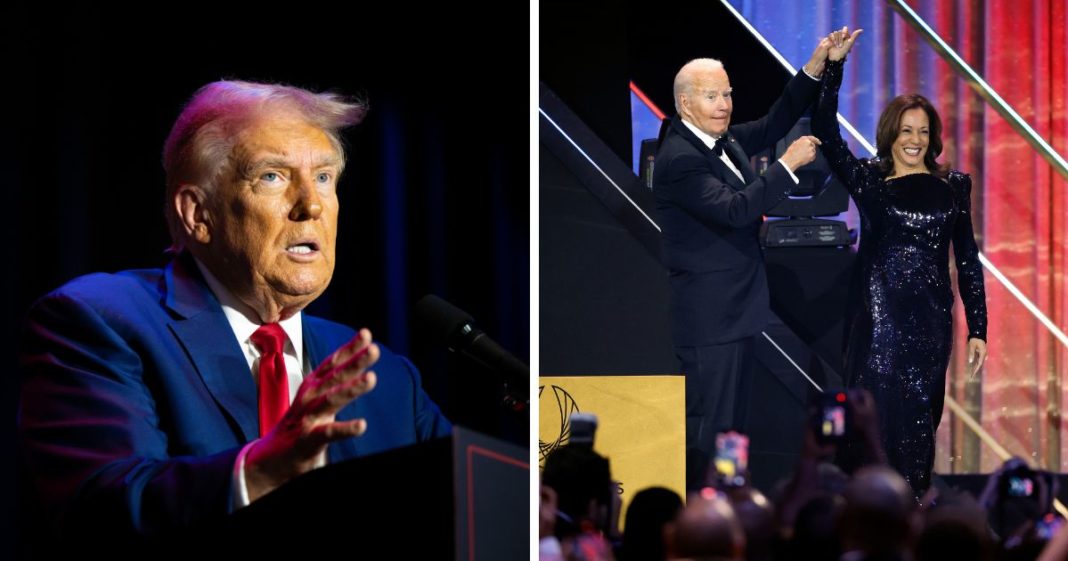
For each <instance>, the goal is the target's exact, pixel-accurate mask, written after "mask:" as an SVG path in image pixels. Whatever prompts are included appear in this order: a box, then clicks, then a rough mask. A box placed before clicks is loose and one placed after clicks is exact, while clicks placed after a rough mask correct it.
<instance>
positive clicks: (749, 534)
mask: <svg viewBox="0 0 1068 561" xmlns="http://www.w3.org/2000/svg"><path fill="white" fill-rule="evenodd" d="M726 494H727V498H728V500H730V503H731V506H732V507H733V508H734V514H735V516H737V517H738V522H740V523H741V525H742V530H743V531H744V532H745V543H746V547H745V558H746V559H748V560H749V561H762V560H767V559H771V558H772V552H773V547H774V545H775V541H776V538H777V535H778V532H777V530H778V528H777V527H776V524H775V506H774V505H772V504H771V501H769V500H768V499H767V497H765V496H764V494H763V493H761V492H760V491H757V490H756V489H753V488H751V487H735V488H730V489H726Z"/></svg>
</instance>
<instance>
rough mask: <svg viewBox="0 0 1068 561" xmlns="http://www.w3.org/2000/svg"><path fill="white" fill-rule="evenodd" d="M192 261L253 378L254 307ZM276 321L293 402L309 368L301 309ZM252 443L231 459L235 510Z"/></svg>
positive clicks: (243, 496) (241, 502) (242, 497)
mask: <svg viewBox="0 0 1068 561" xmlns="http://www.w3.org/2000/svg"><path fill="white" fill-rule="evenodd" d="M196 264H197V267H198V268H199V269H200V274H201V275H203V276H204V280H205V281H206V282H207V283H208V288H210V289H211V291H212V293H214V294H215V297H216V298H218V299H219V304H220V305H221V306H222V309H223V313H224V314H226V321H228V322H229V323H230V329H231V330H232V331H233V332H234V337H235V338H236V339H237V344H238V345H239V346H240V347H241V351H242V352H243V353H244V354H245V360H246V361H248V368H249V375H251V376H253V378H255V377H256V373H258V372H259V368H260V364H259V358H260V350H259V349H257V348H256V345H255V344H253V343H252V334H253V333H255V332H256V330H257V329H259V328H260V325H261V324H260V322H259V317H258V316H257V314H256V312H255V311H253V310H252V309H251V308H249V307H248V306H247V305H245V303H244V302H242V301H240V300H238V299H237V298H236V297H235V296H234V295H233V293H231V292H230V291H229V290H228V289H227V288H226V287H225V286H223V284H222V283H221V282H219V279H217V278H215V275H212V274H211V271H209V270H208V268H207V267H205V266H204V264H203V263H201V262H200V261H199V260H196ZM278 325H280V326H281V327H282V331H284V332H285V334H286V342H285V347H284V348H283V349H282V354H283V355H284V358H285V363H286V375H287V376H288V378H289V402H290V403H293V399H294V398H295V397H296V396H297V390H298V389H300V384H301V382H303V381H304V374H305V373H306V372H310V371H311V370H312V369H311V367H310V366H309V365H307V364H305V362H304V332H303V330H302V323H301V313H299V312H298V313H296V314H293V316H292V317H290V318H289V319H284V320H282V321H280V322H278ZM257 383H258V382H257ZM255 443H256V440H253V441H252V442H249V443H248V444H246V445H245V446H244V447H243V448H241V452H240V453H238V455H237V460H236V461H235V462H234V476H233V482H234V485H233V489H234V494H233V501H232V505H233V507H234V509H235V510H236V509H238V508H241V507H244V506H248V504H249V502H250V501H249V498H248V486H247V485H246V484H245V456H247V455H248V451H249V449H250V448H251V447H252V445H253V444H255ZM318 465H319V466H323V465H326V455H325V454H324V455H323V456H321V457H320V458H319V462H318Z"/></svg>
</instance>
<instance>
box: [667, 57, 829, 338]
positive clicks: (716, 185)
mask: <svg viewBox="0 0 1068 561" xmlns="http://www.w3.org/2000/svg"><path fill="white" fill-rule="evenodd" d="M818 90H819V82H818V81H816V80H813V79H812V78H810V77H808V76H806V75H804V73H803V72H798V73H797V75H796V76H794V77H793V78H792V79H791V80H790V82H789V83H788V84H787V85H786V89H785V90H784V91H783V94H782V96H780V97H779V99H778V100H777V101H776V102H775V104H774V105H772V107H771V110H770V111H769V112H768V114H767V115H766V116H764V117H763V118H761V119H758V120H756V121H752V122H749V123H743V124H739V125H733V126H731V127H730V128H729V129H728V132H727V137H728V142H727V145H726V148H725V150H728V151H730V153H731V154H732V160H733V161H734V162H735V164H736V165H737V166H738V168H739V170H740V171H741V172H742V174H743V176H744V178H745V180H744V181H742V180H740V179H738V176H737V175H735V174H734V172H732V171H731V170H730V168H728V167H727V165H726V164H724V163H723V161H722V160H720V159H719V158H718V157H717V156H715V155H714V154H713V153H712V150H711V149H709V148H708V146H706V145H705V144H704V143H703V142H701V140H700V139H699V138H697V136H696V135H695V134H693V132H691V131H690V130H689V129H688V128H687V127H686V125H685V124H683V122H682V120H681V119H680V117H679V116H678V115H676V116H675V117H674V118H672V120H671V123H670V126H669V127H668V129H667V132H666V133H665V135H664V138H663V141H662V142H661V144H660V149H659V151H658V153H657V156H656V160H655V161H656V165H655V167H654V168H653V191H654V194H655V195H656V207H657V216H658V221H657V222H658V224H659V225H660V227H661V229H662V241H663V255H664V260H665V264H666V265H667V267H668V270H669V275H670V284H671V315H672V334H673V337H674V341H675V345H676V346H679V347H693V346H703V345H718V344H722V343H727V342H730V341H735V340H738V339H742V338H744V337H748V336H751V335H754V334H756V333H759V332H760V330H761V329H763V328H764V325H765V324H766V323H767V321H768V316H769V313H770V312H769V309H768V283H767V279H766V277H765V273H764V257H763V253H762V251H761V248H760V242H759V240H758V233H759V230H760V224H761V221H762V217H763V214H764V213H765V212H767V211H768V210H769V209H770V208H772V207H773V206H775V205H776V204H777V203H778V202H779V201H781V200H782V199H783V198H785V197H786V195H787V194H788V193H789V192H790V190H791V189H792V188H793V187H794V186H795V184H794V181H793V179H791V178H790V174H789V173H788V172H787V171H786V168H785V167H784V166H783V165H782V164H781V163H779V162H775V163H774V164H772V165H771V166H769V167H768V169H767V171H766V172H765V173H764V175H762V176H758V175H757V174H756V173H754V172H753V170H752V167H751V166H750V165H749V156H748V154H753V153H756V152H759V151H761V150H764V149H766V148H768V147H770V146H773V145H774V144H775V143H776V142H777V141H778V140H779V139H781V138H782V137H784V136H786V134H787V133H788V132H789V131H790V129H791V128H792V127H793V126H794V124H795V123H796V122H797V120H798V119H799V118H800V117H801V116H802V114H803V113H804V112H805V110H806V109H807V108H808V107H809V105H811V103H812V101H813V100H814V99H815V97H816V93H817V91H818Z"/></svg>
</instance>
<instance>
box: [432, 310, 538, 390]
mask: <svg viewBox="0 0 1068 561" xmlns="http://www.w3.org/2000/svg"><path fill="white" fill-rule="evenodd" d="M415 317H416V318H417V319H418V321H419V324H421V325H423V326H424V328H425V330H426V332H427V333H428V334H429V335H430V336H432V337H433V338H434V339H436V340H437V341H439V342H441V343H444V344H445V346H447V347H448V348H449V350H450V351H452V352H454V353H459V354H462V355H464V356H466V357H467V358H470V359H471V360H474V361H475V362H477V363H479V364H481V365H483V366H485V367H486V368H488V369H489V370H490V371H492V372H495V373H496V374H497V375H498V376H501V377H502V378H503V379H504V381H505V383H507V384H508V390H509V392H510V393H512V394H513V395H515V396H517V397H518V396H522V398H523V399H526V396H527V395H528V394H529V393H530V368H529V367H528V366H527V365H526V364H523V362H522V361H520V360H519V359H517V358H516V357H514V356H512V354H511V353H509V352H508V351H506V350H504V349H503V348H502V347H501V346H500V345H498V344H497V343H496V342H495V341H494V340H493V339H490V338H489V336H487V335H486V334H485V333H484V332H483V331H482V330H481V329H479V328H478V327H475V320H474V319H472V318H471V316H470V315H468V314H467V312H465V311H463V310H461V309H460V308H457V307H456V306H453V305H452V304H450V303H448V302H446V301H445V300H443V299H441V298H440V297H438V296H435V295H433V294H427V295H426V296H424V297H423V298H422V299H421V300H419V302H417V303H416V304H415Z"/></svg>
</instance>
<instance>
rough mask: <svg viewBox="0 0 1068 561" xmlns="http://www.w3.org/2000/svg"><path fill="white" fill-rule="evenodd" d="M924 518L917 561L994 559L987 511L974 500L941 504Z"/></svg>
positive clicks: (918, 543)
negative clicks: (987, 522)
mask: <svg viewBox="0 0 1068 561" xmlns="http://www.w3.org/2000/svg"><path fill="white" fill-rule="evenodd" d="M924 518H925V520H924V525H923V531H922V532H921V533H920V537H919V539H918V540H917V542H916V561H936V560H942V559H971V560H974V561H992V560H993V559H994V543H993V541H992V540H991V538H990V532H989V530H988V529H987V525H986V511H984V510H983V509H982V508H981V507H980V506H979V504H978V503H976V502H975V500H974V499H970V498H969V499H962V500H961V501H959V502H958V501H957V500H954V502H953V504H944V503H943V504H940V506H938V507H936V508H934V509H932V510H930V511H929V512H928V513H927V515H926V516H925V517H924Z"/></svg>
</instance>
